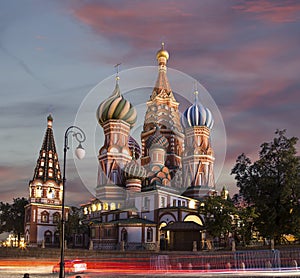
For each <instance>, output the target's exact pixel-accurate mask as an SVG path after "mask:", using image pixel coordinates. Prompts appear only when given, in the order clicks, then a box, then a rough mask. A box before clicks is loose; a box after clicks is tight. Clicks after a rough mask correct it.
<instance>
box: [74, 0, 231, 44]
mask: <svg viewBox="0 0 300 278" xmlns="http://www.w3.org/2000/svg"><path fill="white" fill-rule="evenodd" d="M162 3H164V4H162ZM224 9H228V7H227V6H226V5H223V6H222V7H218V9H215V6H213V5H201V4H199V3H195V2H193V1H190V2H188V3H186V2H179V1H164V2H160V1H151V2H148V1H138V2H134V4H133V2H124V3H123V5H119V6H113V5H109V4H103V3H102V4H101V5H100V4H99V3H90V4H86V5H83V6H80V7H78V8H75V9H74V13H73V14H74V16H75V17H76V18H77V19H78V20H79V21H81V22H83V23H84V24H86V25H88V26H90V27H91V28H92V29H93V30H94V31H95V32H97V33H99V34H101V35H103V36H105V37H108V38H110V39H116V38H117V39H122V40H123V42H124V41H126V42H130V44H132V45H134V46H135V47H138V48H143V47H146V46H148V45H153V42H155V41H156V42H161V41H162V40H164V39H166V38H167V40H168V42H169V41H170V40H173V41H176V42H177V44H176V45H177V46H179V45H185V44H187V43H188V44H191V43H195V42H197V43H198V42H200V41H202V43H203V42H204V41H207V40H209V41H215V42H216V41H220V40H221V39H222V38H224V37H226V35H227V34H228V32H230V24H231V23H230V20H231V19H230V16H229V15H227V13H226V12H223V11H224ZM221 14H222V16H221ZM209 15H213V16H214V18H215V20H214V21H215V23H214V24H212V23H211V22H210V20H209ZM220 23H221V24H220ZM174 45H175V44H174Z"/></svg>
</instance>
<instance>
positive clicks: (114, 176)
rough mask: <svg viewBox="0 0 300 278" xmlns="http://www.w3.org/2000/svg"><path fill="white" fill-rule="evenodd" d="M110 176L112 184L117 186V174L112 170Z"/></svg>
mask: <svg viewBox="0 0 300 278" xmlns="http://www.w3.org/2000/svg"><path fill="white" fill-rule="evenodd" d="M111 176H112V182H113V183H114V184H117V182H118V173H117V171H116V170H113V171H112V173H111Z"/></svg>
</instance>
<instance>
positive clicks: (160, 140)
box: [146, 125, 169, 149]
mask: <svg viewBox="0 0 300 278" xmlns="http://www.w3.org/2000/svg"><path fill="white" fill-rule="evenodd" d="M155 126H156V130H155V133H154V134H153V135H151V136H150V137H149V138H148V140H147V141H146V147H147V148H148V149H150V148H151V147H153V146H157V147H162V148H164V149H166V148H168V146H169V142H168V139H167V138H166V137H164V136H163V135H161V133H160V128H159V126H158V125H155Z"/></svg>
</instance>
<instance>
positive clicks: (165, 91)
mask: <svg viewBox="0 0 300 278" xmlns="http://www.w3.org/2000/svg"><path fill="white" fill-rule="evenodd" d="M156 59H157V62H158V77H157V80H156V84H155V87H154V89H153V92H152V96H151V100H153V99H154V98H155V97H156V96H158V95H159V96H160V97H162V98H171V99H172V100H174V101H176V100H175V98H174V96H173V93H172V89H171V86H170V83H169V80H168V77H167V61H168V59H169V52H168V51H167V50H165V44H164V43H162V44H161V49H160V50H159V51H158V52H157V53H156Z"/></svg>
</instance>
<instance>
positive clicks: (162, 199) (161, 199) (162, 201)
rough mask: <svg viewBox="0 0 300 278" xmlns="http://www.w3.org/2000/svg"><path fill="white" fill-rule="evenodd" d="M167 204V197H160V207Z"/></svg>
mask: <svg viewBox="0 0 300 278" xmlns="http://www.w3.org/2000/svg"><path fill="white" fill-rule="evenodd" d="M165 206H166V198H165V197H160V207H161V208H164V207H165Z"/></svg>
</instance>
